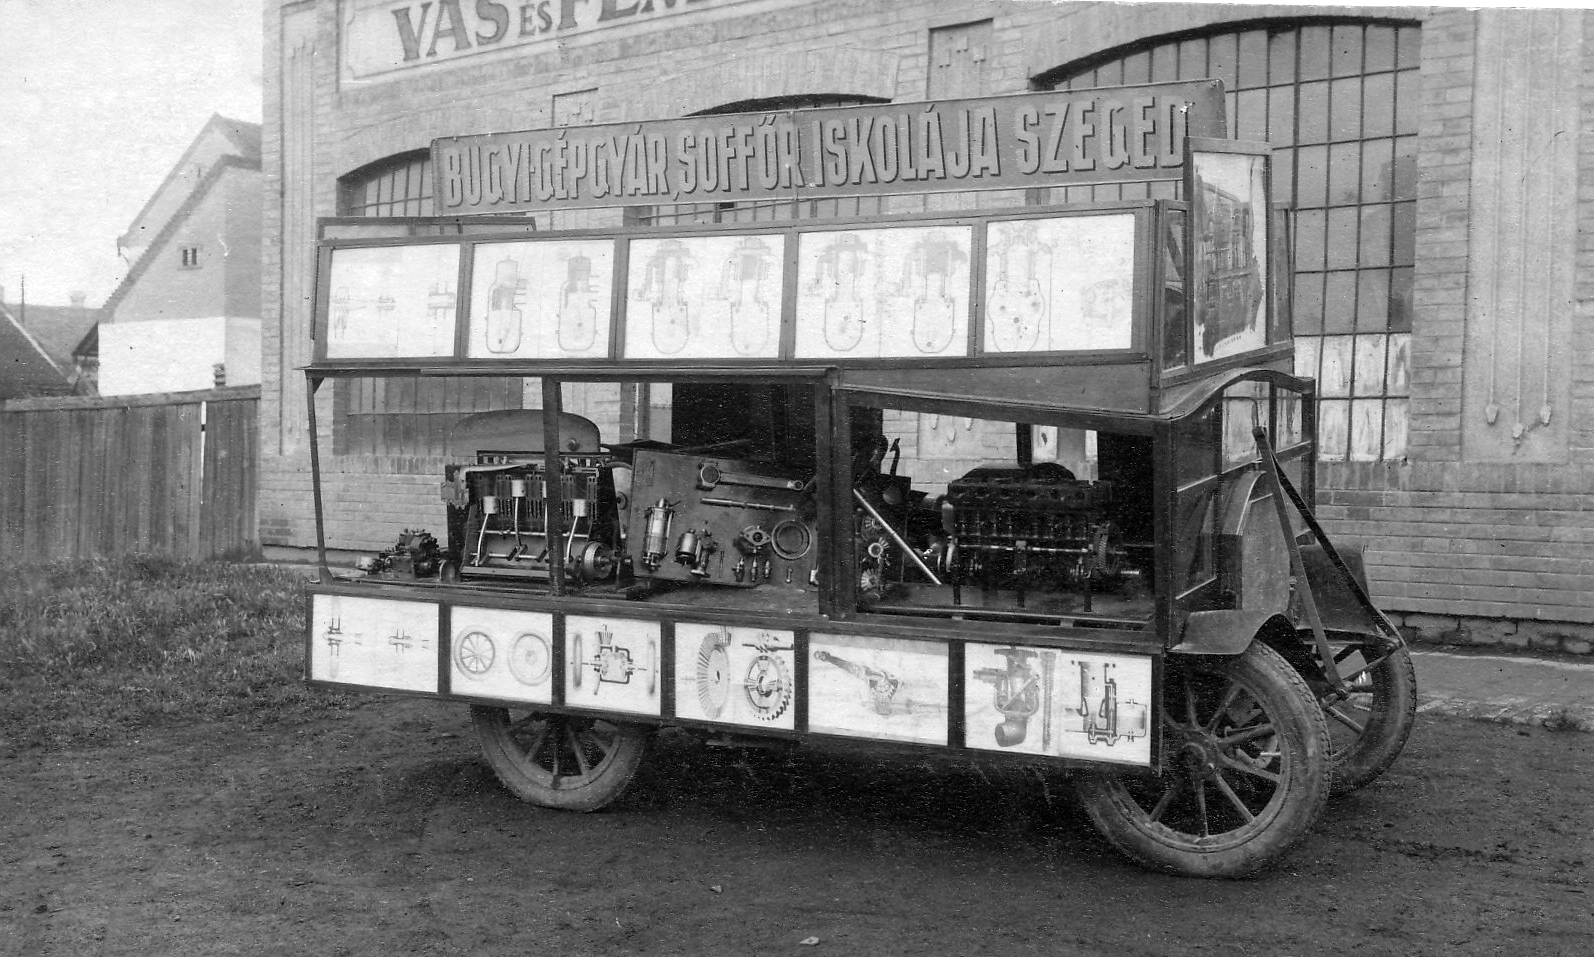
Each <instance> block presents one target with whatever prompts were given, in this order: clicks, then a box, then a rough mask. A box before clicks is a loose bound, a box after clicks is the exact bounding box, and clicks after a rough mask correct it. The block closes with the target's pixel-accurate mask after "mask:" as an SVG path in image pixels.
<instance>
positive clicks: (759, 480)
mask: <svg viewBox="0 0 1594 957" xmlns="http://www.w3.org/2000/svg"><path fill="white" fill-rule="evenodd" d="M717 485H745V486H748V487H750V488H782V489H788V490H790V491H793V492H798V491H801V490H802V487H803V483H802V480H801V479H792V478H782V477H780V476H777V475H749V474H745V473H742V472H723V471H721V470H720V467H719V466H718V465H715V464H714V463H713V462H704V463H703V464H702V465H700V466H698V468H697V487H698V488H700V489H702V490H703V491H705V492H706V491H708V490H709V489H712V488H714V487H715V486H717ZM704 501H705V502H708V499H704ZM742 507H743V508H747V507H751V506H745V505H744V506H742Z"/></svg>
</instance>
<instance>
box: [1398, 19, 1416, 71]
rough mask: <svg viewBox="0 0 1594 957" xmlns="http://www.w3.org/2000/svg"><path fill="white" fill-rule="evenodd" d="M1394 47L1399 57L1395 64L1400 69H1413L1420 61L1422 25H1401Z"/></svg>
mask: <svg viewBox="0 0 1594 957" xmlns="http://www.w3.org/2000/svg"><path fill="white" fill-rule="evenodd" d="M1396 48H1397V49H1398V50H1399V51H1400V58H1399V59H1398V60H1397V61H1396V63H1395V65H1396V66H1397V67H1399V68H1400V69H1402V70H1407V69H1410V70H1415V69H1416V68H1417V66H1418V65H1419V64H1420V63H1421V62H1422V27H1418V26H1409V27H1401V28H1400V36H1399V37H1398V38H1397V46H1396Z"/></svg>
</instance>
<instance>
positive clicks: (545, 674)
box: [448, 607, 553, 704]
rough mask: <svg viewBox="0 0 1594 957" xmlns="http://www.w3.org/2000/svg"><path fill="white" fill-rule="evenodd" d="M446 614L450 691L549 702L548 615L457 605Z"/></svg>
mask: <svg viewBox="0 0 1594 957" xmlns="http://www.w3.org/2000/svg"><path fill="white" fill-rule="evenodd" d="M449 620H450V631H451V632H452V634H451V635H450V636H449V645H448V667H449V690H450V691H452V692H453V693H454V694H459V695H476V696H480V697H483V698H502V699H506V700H510V701H529V702H534V703H536V704H551V703H552V702H553V615H551V614H548V613H546V612H528V611H502V610H498V609H489V608H464V607H459V608H455V609H454V610H453V613H452V614H451V615H450V618H449Z"/></svg>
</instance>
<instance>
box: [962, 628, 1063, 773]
mask: <svg viewBox="0 0 1594 957" xmlns="http://www.w3.org/2000/svg"><path fill="white" fill-rule="evenodd" d="M996 653H997V654H999V655H1001V656H1002V657H1004V658H1006V659H1007V667H1005V668H979V669H976V670H975V672H974V677H975V678H978V679H979V680H980V681H986V682H990V684H991V690H992V694H993V697H994V699H995V702H994V703H995V705H996V710H997V711H998V712H999V713H1000V714H1001V715H1002V723H1001V724H999V725H997V726H996V743H997V744H998V745H1000V746H1001V747H1004V748H1011V747H1013V746H1015V745H1018V744H1022V743H1024V738H1025V737H1026V736H1027V735H1028V734H1029V719H1030V718H1032V717H1034V715H1035V713H1036V712H1037V711H1040V710H1041V709H1042V708H1045V709H1046V711H1047V712H1048V713H1049V712H1050V711H1051V700H1052V689H1051V687H1050V686H1045V687H1043V685H1042V681H1041V679H1040V677H1038V676H1037V675H1036V674H1035V667H1034V662H1035V659H1036V657H1040V658H1041V671H1042V673H1043V674H1044V673H1045V672H1046V671H1047V670H1048V662H1047V660H1046V659H1048V658H1053V657H1055V656H1056V654H1057V652H1055V651H1032V650H1030V649H1026V648H998V649H996ZM1041 723H1042V728H1043V732H1042V741H1043V743H1044V740H1045V732H1044V728H1045V726H1046V724H1047V719H1046V718H1045V717H1043V718H1042V719H1041Z"/></svg>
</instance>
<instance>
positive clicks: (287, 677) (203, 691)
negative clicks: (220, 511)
mask: <svg viewBox="0 0 1594 957" xmlns="http://www.w3.org/2000/svg"><path fill="white" fill-rule="evenodd" d="M302 581H303V577H302V576H301V575H299V574H297V573H295V572H292V571H288V570H283V569H276V568H269V567H264V566H259V565H236V564H227V563H222V562H206V563H184V562H177V561H173V560H170V559H165V558H147V557H134V558H125V559H115V560H98V561H88V562H70V563H59V564H44V565H17V564H11V565H5V566H0V744H5V743H10V744H12V745H18V746H46V747H49V746H61V745H71V744H86V743H92V742H95V741H107V740H115V739H117V738H119V737H122V736H124V735H126V734H127V733H128V732H130V731H132V730H134V729H137V728H139V727H142V726H145V725H149V724H153V723H157V722H161V721H164V720H170V719H173V718H192V719H204V720H210V719H224V718H236V717H237V716H240V715H246V716H252V717H265V716H270V715H272V714H273V713H280V711H281V710H282V709H284V708H287V707H294V706H298V705H301V704H305V703H308V702H310V701H313V700H316V699H318V698H319V699H323V700H325V699H326V697H327V696H326V695H325V693H324V692H311V691H310V690H309V689H307V688H306V687H305V686H304V685H303V683H302V682H301V681H300V678H301V675H302V671H303V659H304V599H303V593H302V588H301V583H302Z"/></svg>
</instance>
